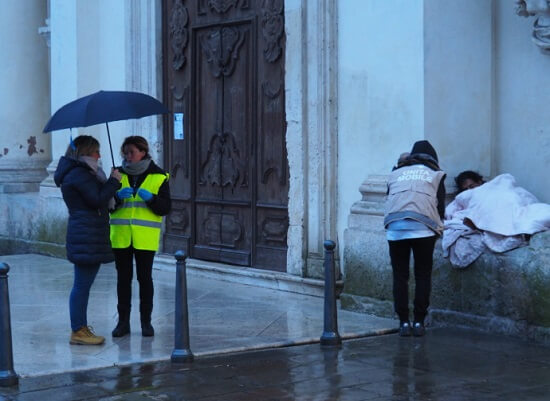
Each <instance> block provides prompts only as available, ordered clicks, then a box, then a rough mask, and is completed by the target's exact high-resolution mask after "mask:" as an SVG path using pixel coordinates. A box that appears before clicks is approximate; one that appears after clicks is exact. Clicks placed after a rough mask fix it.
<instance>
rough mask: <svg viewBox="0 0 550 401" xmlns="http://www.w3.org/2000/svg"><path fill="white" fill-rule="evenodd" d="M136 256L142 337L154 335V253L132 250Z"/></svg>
mask: <svg viewBox="0 0 550 401" xmlns="http://www.w3.org/2000/svg"><path fill="white" fill-rule="evenodd" d="M134 252H135V255H136V273H137V279H138V283H139V311H140V316H141V332H142V334H143V335H144V336H152V335H154V330H153V326H151V313H152V311H153V294H154V288H153V275H152V273H153V259H154V257H155V252H154V251H143V250H139V249H135V250H134Z"/></svg>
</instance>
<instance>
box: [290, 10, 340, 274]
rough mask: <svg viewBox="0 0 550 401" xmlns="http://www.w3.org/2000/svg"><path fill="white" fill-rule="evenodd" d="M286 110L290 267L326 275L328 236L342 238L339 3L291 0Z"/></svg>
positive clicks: (298, 270) (298, 272)
mask: <svg viewBox="0 0 550 401" xmlns="http://www.w3.org/2000/svg"><path fill="white" fill-rule="evenodd" d="M285 29H286V36H287V42H286V43H287V54H292V55H293V56H292V57H288V58H287V60H286V65H285V67H286V68H285V70H286V76H285V82H286V91H287V92H286V102H287V104H286V110H287V124H288V128H287V149H288V160H289V166H290V189H289V205H288V207H289V232H288V268H287V270H288V272H289V273H292V274H297V275H306V276H310V277H316V276H319V275H320V274H322V262H323V241H324V240H326V239H332V240H334V241H336V242H337V241H338V238H337V230H336V218H337V214H336V213H335V210H336V208H337V185H336V184H337V183H336V177H337V138H338V132H337V118H336V117H337V102H336V96H337V77H338V75H337V45H336V44H337V7H336V4H335V2H333V1H330V0H314V1H306V2H302V1H286V2H285Z"/></svg>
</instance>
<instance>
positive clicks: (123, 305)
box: [113, 246, 155, 315]
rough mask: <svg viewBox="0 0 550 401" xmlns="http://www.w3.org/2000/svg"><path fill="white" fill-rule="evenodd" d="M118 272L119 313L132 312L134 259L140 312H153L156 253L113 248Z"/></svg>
mask: <svg viewBox="0 0 550 401" xmlns="http://www.w3.org/2000/svg"><path fill="white" fill-rule="evenodd" d="M113 252H114V254H115V265H116V271H117V286H116V289H117V295H118V309H119V312H120V311H121V310H122V311H126V312H127V313H129V312H130V308H131V300H132V278H133V272H134V266H133V262H134V257H135V260H136V273H137V280H138V283H139V301H140V312H143V311H145V312H146V313H148V314H149V315H150V314H151V311H152V310H153V292H154V290H153V276H152V271H153V258H154V257H155V251H142V250H139V249H135V248H134V247H132V246H130V247H128V248H113Z"/></svg>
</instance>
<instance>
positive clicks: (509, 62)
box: [495, 0, 550, 203]
mask: <svg viewBox="0 0 550 401" xmlns="http://www.w3.org/2000/svg"><path fill="white" fill-rule="evenodd" d="M514 3H515V2H513V1H511V0H507V1H496V2H495V5H496V9H495V21H496V24H495V29H496V32H495V35H496V43H495V46H496V57H497V59H496V69H495V77H496V78H495V79H496V104H495V108H496V110H497V112H496V118H495V129H496V132H497V133H498V136H497V139H496V142H495V149H496V153H497V161H496V173H497V174H500V173H511V174H513V175H514V176H515V177H516V179H517V181H518V183H520V185H522V186H524V187H525V188H526V189H527V190H529V191H530V192H532V193H533V194H534V195H535V196H537V197H538V198H539V200H541V201H542V202H547V203H550V185H548V182H549V180H548V174H547V169H548V166H549V165H550V114H549V113H547V112H546V111H545V107H546V105H548V104H550V74H548V71H550V55H545V54H542V53H541V52H540V51H539V49H538V47H537V46H536V45H535V44H534V43H533V42H532V41H531V35H532V26H533V22H534V19H535V18H534V17H529V18H524V17H520V16H518V15H516V13H515V12H514V9H515V7H514Z"/></svg>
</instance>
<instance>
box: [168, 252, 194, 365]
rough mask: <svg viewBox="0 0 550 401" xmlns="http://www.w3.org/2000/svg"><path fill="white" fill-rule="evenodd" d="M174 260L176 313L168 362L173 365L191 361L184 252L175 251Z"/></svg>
mask: <svg viewBox="0 0 550 401" xmlns="http://www.w3.org/2000/svg"><path fill="white" fill-rule="evenodd" d="M174 256H175V258H176V313H175V332H174V343H175V345H174V351H172V356H171V357H170V360H171V361H172V362H174V363H185V362H192V361H193V358H194V357H193V353H192V352H191V348H190V347H189V313H188V308H187V273H186V265H185V259H186V257H187V256H186V254H185V252H184V251H177V252H176V254H175V255H174Z"/></svg>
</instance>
